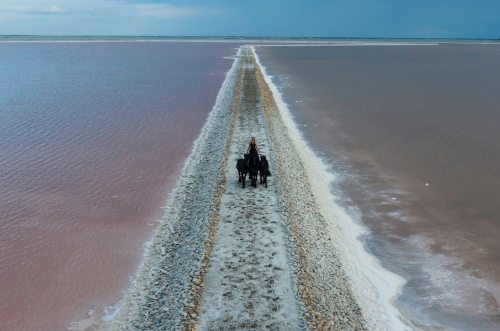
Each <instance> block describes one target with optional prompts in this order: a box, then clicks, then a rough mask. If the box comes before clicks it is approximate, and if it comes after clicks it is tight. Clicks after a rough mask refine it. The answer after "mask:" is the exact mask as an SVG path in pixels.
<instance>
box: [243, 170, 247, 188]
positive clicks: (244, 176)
mask: <svg viewBox="0 0 500 331" xmlns="http://www.w3.org/2000/svg"><path fill="white" fill-rule="evenodd" d="M246 177H247V174H246V173H243V188H245V179H246Z"/></svg>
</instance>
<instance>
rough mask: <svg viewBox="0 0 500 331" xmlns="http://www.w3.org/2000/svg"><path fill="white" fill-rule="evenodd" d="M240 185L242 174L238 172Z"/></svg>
mask: <svg viewBox="0 0 500 331" xmlns="http://www.w3.org/2000/svg"><path fill="white" fill-rule="evenodd" d="M238 183H241V172H239V171H238Z"/></svg>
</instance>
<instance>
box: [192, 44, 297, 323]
mask: <svg viewBox="0 0 500 331" xmlns="http://www.w3.org/2000/svg"><path fill="white" fill-rule="evenodd" d="M244 54H245V57H244V58H243V68H244V71H243V75H244V76H243V81H244V83H243V89H242V101H241V107H240V109H239V111H238V114H237V118H236V127H235V130H234V134H233V138H232V145H231V147H230V162H229V166H228V168H227V171H226V191H225V193H224V196H223V198H222V203H221V211H220V223H219V231H218V234H217V240H216V244H215V247H214V251H213V253H212V255H211V259H210V271H209V273H208V274H207V275H206V277H205V280H206V286H205V296H204V301H203V307H202V315H201V321H200V325H199V330H247V329H251V330H290V331H293V330H304V329H305V328H306V327H305V323H304V321H303V320H302V318H301V314H300V313H299V307H298V306H299V302H298V300H297V298H296V295H295V291H294V289H293V274H292V270H291V267H290V259H289V256H288V252H287V248H286V243H287V239H286V233H285V230H284V225H283V219H282V213H281V209H280V206H279V203H278V196H277V194H278V192H277V190H276V185H274V180H273V178H274V177H270V178H269V181H268V182H269V187H268V188H265V187H264V185H260V184H258V187H257V188H253V187H251V186H250V183H249V181H248V178H247V186H246V188H245V189H243V188H242V187H241V184H240V183H238V173H237V170H236V169H235V164H236V161H237V159H239V158H241V157H242V155H243V153H245V151H246V148H247V147H248V142H249V139H250V137H252V136H254V137H255V138H256V140H257V142H258V144H259V148H260V152H261V154H264V155H267V156H268V157H270V158H269V161H270V163H271V166H272V157H271V150H270V143H269V139H268V135H267V129H266V123H265V119H264V115H263V113H262V108H261V105H260V101H259V95H258V89H257V82H256V79H255V74H254V67H253V64H252V61H251V52H250V50H249V48H244Z"/></svg>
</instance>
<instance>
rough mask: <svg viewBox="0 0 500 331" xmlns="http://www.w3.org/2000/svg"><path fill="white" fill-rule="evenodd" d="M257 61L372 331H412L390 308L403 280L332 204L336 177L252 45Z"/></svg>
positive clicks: (358, 225)
mask: <svg viewBox="0 0 500 331" xmlns="http://www.w3.org/2000/svg"><path fill="white" fill-rule="evenodd" d="M252 49H253V51H254V54H255V58H256V61H257V63H258V65H259V66H260V69H261V71H262V73H263V75H264V79H265V81H266V83H267V85H268V86H269V88H270V89H271V92H272V94H273V98H274V100H275V102H276V104H277V107H278V110H279V112H280V115H281V118H282V120H283V122H284V124H285V125H286V127H287V129H288V134H289V136H290V137H291V139H292V140H293V144H294V146H295V147H296V148H297V152H298V153H299V155H301V158H302V161H303V162H304V163H305V168H306V169H307V170H306V171H307V172H308V175H309V178H310V179H311V185H312V187H313V189H314V192H315V193H316V194H315V197H316V199H317V200H318V204H319V205H320V206H321V210H320V212H321V213H322V214H323V216H324V217H325V219H326V220H327V221H328V224H329V227H330V228H329V229H327V230H328V231H329V232H330V235H331V236H332V237H333V238H334V240H335V242H336V243H337V246H338V249H339V251H340V252H341V253H342V254H341V258H342V260H343V266H344V268H345V272H346V274H347V275H348V276H349V278H350V280H351V282H352V291H353V293H354V295H355V296H356V298H357V301H358V303H359V305H360V307H361V308H362V309H363V315H364V318H365V319H366V321H367V324H368V326H369V327H370V329H372V330H413V329H414V326H413V325H412V324H411V323H410V322H409V321H408V320H407V319H406V318H405V317H404V316H403V315H402V314H401V313H400V312H399V310H398V309H397V308H396V307H395V306H394V305H393V301H394V300H395V299H396V298H397V297H398V296H399V294H400V292H401V288H402V286H403V285H404V284H405V280H404V279H403V278H402V277H400V276H399V275H397V274H394V273H392V272H390V271H389V270H386V269H384V268H383V267H382V266H381V265H380V263H379V261H378V260H377V259H376V258H375V257H374V256H372V255H371V254H369V253H368V252H367V251H366V250H365V249H364V246H363V244H362V242H361V241H360V240H359V239H358V238H359V237H360V236H363V235H365V234H366V233H367V231H368V230H367V229H366V228H365V227H363V226H362V225H361V224H357V223H356V222H355V220H353V219H352V218H351V217H349V216H348V214H347V213H346V212H345V211H344V210H343V209H342V208H340V207H339V206H338V205H337V204H336V203H335V197H334V196H333V194H332V192H331V190H330V184H331V183H332V181H333V180H334V179H335V176H334V175H333V174H332V173H331V172H330V171H328V169H329V168H328V166H327V165H326V164H325V163H324V162H323V161H322V160H321V158H319V157H318V156H317V155H315V154H314V152H313V151H312V149H311V148H309V147H308V145H307V143H306V141H305V140H304V139H303V137H302V134H301V133H300V131H299V130H298V128H297V126H296V124H295V122H294V121H293V118H292V115H291V113H290V110H289V109H288V106H287V105H286V103H285V102H284V101H283V98H282V96H281V94H280V92H279V90H278V88H277V86H276V85H275V84H274V83H273V81H272V76H270V75H268V74H267V73H266V68H265V66H263V65H262V63H261V62H260V59H259V57H258V53H257V51H256V47H254V46H252Z"/></svg>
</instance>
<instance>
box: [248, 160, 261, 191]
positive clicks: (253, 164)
mask: <svg viewBox="0 0 500 331" xmlns="http://www.w3.org/2000/svg"><path fill="white" fill-rule="evenodd" d="M248 174H249V176H250V180H251V181H252V186H253V187H257V175H258V174H259V156H258V155H256V154H251V155H250V165H249V169H248Z"/></svg>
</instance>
